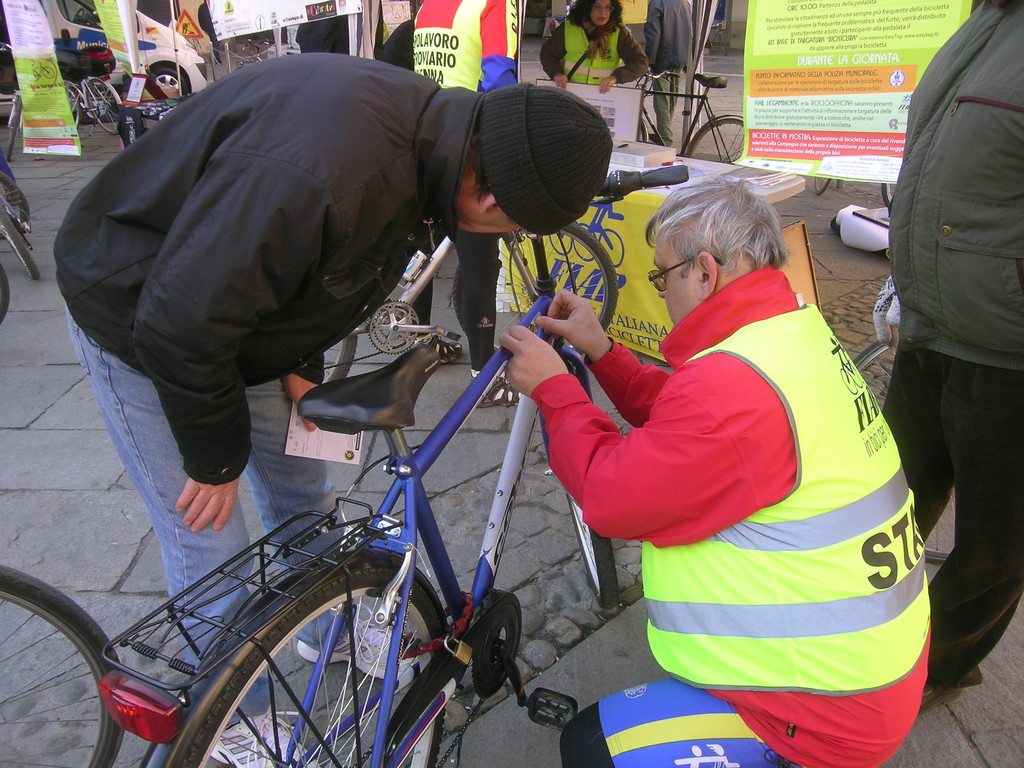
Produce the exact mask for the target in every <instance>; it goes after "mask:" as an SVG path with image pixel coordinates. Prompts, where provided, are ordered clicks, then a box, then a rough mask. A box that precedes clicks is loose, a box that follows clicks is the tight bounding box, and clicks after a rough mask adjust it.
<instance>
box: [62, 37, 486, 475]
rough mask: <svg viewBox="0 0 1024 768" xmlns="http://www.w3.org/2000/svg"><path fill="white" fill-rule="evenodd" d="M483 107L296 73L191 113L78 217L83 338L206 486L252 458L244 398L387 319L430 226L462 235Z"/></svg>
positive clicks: (275, 68)
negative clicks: (142, 394)
mask: <svg viewBox="0 0 1024 768" xmlns="http://www.w3.org/2000/svg"><path fill="white" fill-rule="evenodd" d="M479 99H480V96H479V95H478V94H475V93H471V92H468V91H463V90H462V89H458V88H455V89H448V90H444V91H442V90H439V89H438V87H437V85H436V84H434V83H433V82H432V81H430V80H428V79H426V78H423V77H420V76H419V75H416V74H414V73H411V72H405V71H402V70H400V69H398V68H395V67H391V66H389V65H386V64H382V63H379V62H373V61H366V60H363V59H358V58H354V57H349V56H336V55H330V54H303V55H301V56H288V57H284V58H282V59H278V60H272V61H269V62H265V63H261V64H257V65H253V66H251V67H245V68H243V69H241V70H239V71H238V72H236V73H234V74H232V75H231V76H230V77H227V78H224V79H223V80H221V81H220V82H218V83H216V84H214V85H213V86H211V87H209V88H207V89H205V90H204V91H201V92H200V93H199V94H197V95H196V96H194V97H192V98H191V99H189V100H188V101H187V102H184V103H183V104H182V105H181V106H180V107H178V108H177V109H175V110H174V111H173V112H172V113H171V114H170V115H169V116H168V117H167V118H166V119H164V120H162V121H161V122H160V123H158V124H157V125H156V126H155V127H154V128H153V129H151V130H150V131H148V132H147V133H146V134H145V135H144V136H143V137H142V138H141V139H140V140H139V141H138V142H137V143H135V144H133V145H131V146H130V147H128V148H127V149H126V150H125V151H124V152H123V153H122V154H121V155H119V156H118V157H116V158H114V160H113V161H111V162H110V163H109V164H108V165H107V166H106V167H105V168H104V169H103V170H102V171H100V173H99V174H97V176H96V177H95V178H94V179H93V180H92V182H90V183H89V184H88V185H87V186H86V187H85V188H84V189H83V190H82V192H81V193H80V194H79V196H78V197H77V198H76V199H75V201H74V202H73V203H72V205H71V207H70V210H69V211H68V214H67V216H66V218H65V220H64V223H63V225H62V226H61V229H60V232H59V233H58V235H57V240H56V242H55V245H54V255H55V257H56V261H57V280H58V283H59V286H60V289H61V292H62V293H63V295H64V298H65V300H66V301H67V303H68V307H69V309H70V311H71V314H72V316H73V317H74V319H75V321H76V322H77V323H78V324H79V326H81V328H82V329H83V330H84V331H85V332H86V333H87V334H88V335H89V336H90V337H91V338H92V339H93V340H95V341H96V342H97V343H98V344H99V345H100V346H102V347H103V348H104V349H106V350H109V351H110V352H112V353H113V354H115V355H117V357H119V358H120V359H122V360H124V361H125V362H127V363H128V364H129V365H131V366H132V367H134V368H136V369H138V370H140V371H142V372H143V373H145V374H146V375H147V376H149V377H150V378H151V379H152V380H153V383H154V384H155V386H156V388H157V391H158V393H159V396H160V401H161V403H162V405H163V408H164V412H165V413H166V415H167V419H168V421H169V422H170V426H171V429H172V431H173V433H174V436H175V439H176V440H177V443H178V448H179V450H180V451H181V454H182V456H183V458H184V467H185V471H186V472H187V473H188V475H189V476H190V477H192V478H193V479H195V480H197V481H200V482H208V483H215V482H226V481H228V480H230V479H233V478H234V477H237V476H238V475H239V474H240V473H241V471H242V469H243V468H244V467H245V463H246V461H247V458H248V451H249V413H248V409H247V406H246V401H245V392H244V388H245V387H246V386H247V385H252V384H257V383H261V382H264V381H268V380H271V379H273V378H276V377H279V376H281V375H283V374H285V373H288V372H295V373H299V374H300V375H302V376H304V377H305V378H307V379H310V380H314V381H318V380H319V378H320V376H321V375H322V363H321V362H320V361H321V359H322V355H320V353H321V352H322V351H323V350H324V349H326V348H327V347H329V346H330V345H332V344H333V343H335V342H336V341H337V340H338V339H340V338H341V337H343V336H344V335H346V334H347V333H348V332H349V331H350V330H352V328H354V327H355V326H356V325H357V324H358V323H359V322H360V321H362V320H363V319H365V318H366V317H367V316H368V315H369V314H370V312H371V311H372V310H373V309H374V308H375V307H377V306H378V305H379V304H380V303H381V302H382V301H383V299H384V298H385V297H386V295H387V294H388V293H389V291H390V290H391V288H392V287H394V285H395V284H396V283H397V280H398V277H399V276H400V275H401V273H402V271H403V269H404V267H405V264H406V261H407V259H408V256H409V255H410V254H411V252H412V251H413V250H414V248H413V247H412V245H411V243H410V240H409V237H408V236H409V234H410V233H412V232H413V231H414V230H415V229H416V228H417V226H418V224H420V223H421V222H422V220H423V219H424V218H425V217H430V218H434V219H437V220H439V221H443V222H444V223H445V225H446V226H447V228H448V229H449V231H454V228H455V225H456V221H455V210H454V206H455V198H456V194H457V192H458V184H459V180H460V178H461V174H462V169H463V163H464V160H465V154H466V149H467V146H468V143H469V139H470V136H471V130H472V125H473V122H474V120H475V115H476V111H477V109H478V108H479Z"/></svg>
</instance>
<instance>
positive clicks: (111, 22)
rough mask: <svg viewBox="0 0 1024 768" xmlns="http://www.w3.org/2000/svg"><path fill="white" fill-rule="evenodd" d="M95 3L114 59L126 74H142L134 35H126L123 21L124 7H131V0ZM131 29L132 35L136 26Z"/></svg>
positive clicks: (97, 1) (98, 0) (98, 1)
mask: <svg viewBox="0 0 1024 768" xmlns="http://www.w3.org/2000/svg"><path fill="white" fill-rule="evenodd" d="M95 3H96V15H97V16H99V17H100V26H101V27H102V28H103V35H104V36H105V37H106V38H107V47H108V48H110V52H111V53H113V54H114V58H115V59H117V61H118V62H119V63H120V64H121V66H122V67H124V70H125V71H126V72H132V73H135V72H142V67H141V65H140V64H139V49H138V47H137V46H136V44H135V40H134V34H132V35H128V34H125V25H124V22H123V21H122V17H123V15H124V14H123V13H122V6H130V5H131V3H130V2H129V0H120V1H119V0H95ZM129 29H130V30H131V32H132V33H134V32H135V27H134V26H132V27H129Z"/></svg>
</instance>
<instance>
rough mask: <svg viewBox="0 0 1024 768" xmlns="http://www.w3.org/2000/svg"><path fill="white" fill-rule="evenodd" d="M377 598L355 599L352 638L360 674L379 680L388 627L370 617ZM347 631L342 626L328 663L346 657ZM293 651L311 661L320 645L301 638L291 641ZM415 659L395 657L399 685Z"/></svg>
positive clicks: (318, 654)
mask: <svg viewBox="0 0 1024 768" xmlns="http://www.w3.org/2000/svg"><path fill="white" fill-rule="evenodd" d="M378 602H379V600H377V599H369V600H360V601H359V610H358V611H357V612H356V626H355V629H354V634H355V638H356V653H355V656H356V669H358V670H359V671H360V672H362V673H363V674H364V675H372V676H373V677H375V678H377V679H378V680H380V679H381V678H383V677H384V667H385V665H386V664H387V656H388V646H389V645H390V633H391V628H390V627H379V626H378V625H377V624H376V622H375V621H374V619H373V613H374V611H375V610H376V609H377V604H378ZM348 640H349V635H348V630H347V628H344V627H343V628H342V630H341V633H340V637H339V638H338V642H337V644H336V645H335V646H334V650H333V651H332V652H331V658H330V661H328V664H334V663H337V662H340V661H348V660H349V657H350V654H349V642H348ZM295 652H296V653H297V654H298V655H299V657H300V658H303V659H305V660H306V661H309V662H313V663H315V662H316V660H317V659H318V658H319V657H320V648H318V647H317V646H315V645H312V644H310V643H307V642H304V641H302V640H296V641H295ZM416 661H417V659H416V658H411V659H399V662H398V670H399V672H398V674H399V682H400V687H401V685H402V683H401V681H402V680H403V679H405V680H407V679H409V676H408V675H406V674H405V672H406V671H407V670H408V669H410V668H411V667H412V666H413V664H415V663H416Z"/></svg>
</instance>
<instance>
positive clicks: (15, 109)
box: [6, 93, 21, 163]
mask: <svg viewBox="0 0 1024 768" xmlns="http://www.w3.org/2000/svg"><path fill="white" fill-rule="evenodd" d="M20 130H21V94H20V93H15V94H14V100H13V101H12V102H11V113H10V114H9V115H8V116H7V154H6V157H7V162H8V163H9V162H11V160H13V159H14V143H15V141H17V139H18V131H20Z"/></svg>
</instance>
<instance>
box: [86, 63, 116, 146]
mask: <svg viewBox="0 0 1024 768" xmlns="http://www.w3.org/2000/svg"><path fill="white" fill-rule="evenodd" d="M82 90H83V91H84V92H85V94H86V97H87V98H88V101H89V104H90V107H89V108H90V110H91V111H92V113H93V116H94V117H95V118H96V122H98V123H99V124H100V128H102V129H103V130H104V131H106V132H107V133H109V134H111V135H113V134H115V133H117V121H118V118H119V116H120V108H121V97H120V96H118V94H117V91H115V90H114V87H113V86H112V85H111V84H110V83H108V82H107V81H106V80H102V79H100V78H98V77H89V78H86V79H85V80H84V81H83V82H82Z"/></svg>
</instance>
